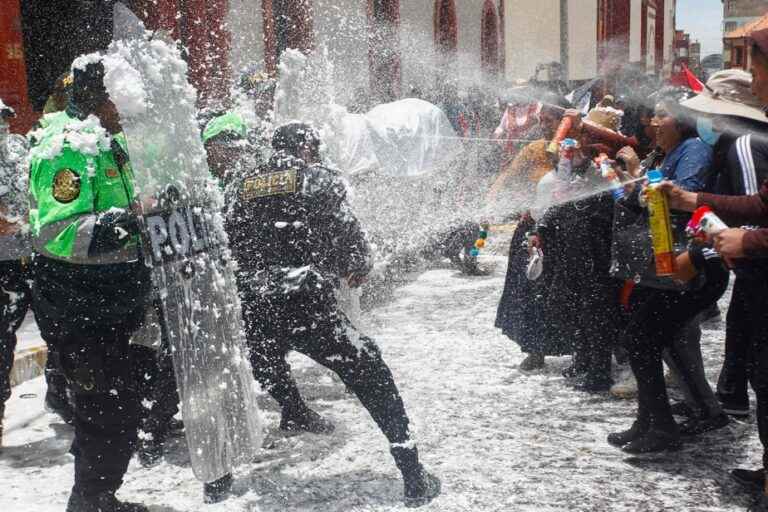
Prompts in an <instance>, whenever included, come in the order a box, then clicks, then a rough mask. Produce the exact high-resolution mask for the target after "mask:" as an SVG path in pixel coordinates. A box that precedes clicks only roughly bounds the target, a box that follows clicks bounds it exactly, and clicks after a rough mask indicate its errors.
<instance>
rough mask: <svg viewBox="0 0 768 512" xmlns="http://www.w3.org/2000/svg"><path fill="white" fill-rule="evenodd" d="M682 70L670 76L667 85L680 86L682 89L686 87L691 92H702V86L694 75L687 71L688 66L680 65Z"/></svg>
mask: <svg viewBox="0 0 768 512" xmlns="http://www.w3.org/2000/svg"><path fill="white" fill-rule="evenodd" d="M682 68H683V69H682V70H681V71H680V72H679V73H677V74H675V75H672V76H671V77H670V78H669V83H671V84H672V85H680V86H682V87H687V88H689V89H691V90H692V91H693V92H701V91H703V90H704V84H703V83H701V80H699V79H698V77H696V75H694V74H693V72H692V71H691V70H690V69H688V66H686V65H685V64H682Z"/></svg>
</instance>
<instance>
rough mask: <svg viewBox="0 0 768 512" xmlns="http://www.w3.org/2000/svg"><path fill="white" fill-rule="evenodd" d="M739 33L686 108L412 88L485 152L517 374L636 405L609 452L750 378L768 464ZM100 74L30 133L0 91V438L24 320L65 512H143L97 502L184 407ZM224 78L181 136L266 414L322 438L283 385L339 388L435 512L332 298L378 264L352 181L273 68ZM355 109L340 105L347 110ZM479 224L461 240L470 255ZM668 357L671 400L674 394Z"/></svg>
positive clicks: (718, 399) (179, 426)
mask: <svg viewBox="0 0 768 512" xmlns="http://www.w3.org/2000/svg"><path fill="white" fill-rule="evenodd" d="M752 37H753V39H754V44H753V46H752V49H751V51H752V62H753V63H754V64H753V69H752V70H751V73H747V72H744V71H740V70H725V71H721V72H718V73H716V74H714V75H713V76H712V77H711V78H710V79H709V80H708V81H707V83H706V85H705V88H704V89H703V90H702V91H701V92H699V93H698V94H697V93H694V92H693V91H690V90H687V89H685V88H682V87H675V86H668V85H663V84H658V83H655V82H653V81H651V80H648V79H647V78H646V77H644V76H642V75H638V74H637V73H636V70H633V69H629V68H628V69H625V70H621V71H620V72H617V73H615V74H613V75H611V78H603V79H599V80H595V81H592V82H590V83H588V84H585V85H584V86H583V87H581V88H579V89H577V90H576V91H574V92H573V93H571V94H570V95H567V97H566V96H564V95H563V92H564V91H563V87H562V85H563V84H546V83H540V82H535V81H532V82H529V83H520V84H516V85H515V86H514V87H513V88H512V89H510V90H509V91H507V92H506V93H505V94H504V95H502V96H501V98H500V99H499V101H498V104H497V105H494V104H493V102H492V101H491V100H490V96H489V95H487V94H485V93H484V92H483V91H482V90H481V89H479V88H473V89H471V90H469V91H467V94H466V95H465V96H464V98H463V99H462V98H461V97H460V96H459V93H458V90H457V88H456V87H455V86H454V85H452V84H444V85H443V86H442V87H441V88H440V92H439V94H437V95H435V96H434V98H431V99H432V100H433V102H434V103H435V104H437V105H438V106H440V108H442V109H443V111H444V113H445V115H446V117H447V119H448V120H449V122H450V124H451V126H452V127H453V129H454V131H455V132H456V133H457V135H458V136H459V137H461V138H463V139H464V141H463V142H457V144H465V145H473V144H482V145H483V148H484V150H483V151H482V152H481V153H482V158H479V159H477V160H476V161H475V164H476V165H477V167H478V169H476V170H475V171H477V172H479V173H480V174H484V175H485V176H486V177H487V184H488V186H487V195H486V197H485V199H484V200H485V203H486V209H485V210H484V211H483V213H482V215H485V216H487V217H488V218H492V219H494V220H499V221H503V222H510V221H512V222H514V223H515V232H514V235H513V237H512V240H511V244H510V249H509V258H508V268H507V274H506V280H505V286H504V290H503V293H502V296H501V299H500V302H499V305H498V311H497V316H496V327H498V328H499V329H501V331H502V332H503V333H504V334H505V335H506V336H508V337H509V338H510V339H511V340H512V341H514V342H515V343H517V344H518V345H519V346H520V349H521V350H522V352H524V353H525V354H526V358H525V359H524V361H523V362H522V363H521V365H520V368H521V370H523V371H528V372H529V371H535V370H537V369H540V368H542V367H544V366H545V365H546V358H547V357H551V356H564V355H570V356H572V364H571V366H570V367H568V368H567V369H565V370H564V371H563V374H564V376H565V377H566V379H567V380H568V381H569V382H571V383H573V385H574V387H575V388H576V389H578V390H580V391H583V392H585V393H598V394H602V393H610V394H612V395H614V396H616V397H620V398H631V397H635V396H636V397H637V404H638V407H637V416H636V419H635V421H634V422H633V423H632V425H629V426H628V428H627V429H626V430H624V431H621V432H615V433H611V434H609V435H608V437H607V442H608V443H610V444H611V445H614V446H616V447H617V448H619V449H621V450H623V451H624V452H626V453H629V454H633V455H636V454H645V453H657V452H664V451H670V450H677V449H679V448H680V447H681V444H682V441H683V438H686V439H692V440H693V439H695V436H697V435H700V434H703V433H706V432H710V431H713V430H717V429H720V428H723V427H725V426H727V425H728V424H729V422H730V421H731V420H730V417H731V416H734V417H745V416H748V415H749V413H750V401H749V395H748V384H749V383H751V385H752V388H753V390H754V392H755V394H756V403H757V411H756V415H757V420H758V421H757V423H758V431H759V435H760V439H761V441H762V443H763V445H764V447H765V455H764V466H765V464H767V463H768V351H767V350H766V345H767V344H768V340H766V336H768V335H767V334H766V333H768V330H767V329H765V325H764V324H763V323H762V322H763V321H765V315H766V308H765V307H764V305H765V304H764V303H765V302H766V301H767V300H768V288H766V286H768V281H766V278H768V264H766V263H765V261H766V260H765V259H764V258H766V257H767V256H768V230H766V229H765V226H768V139H766V135H768V116H766V107H768V31H763V32H757V33H755V34H753V36H752ZM104 66H105V65H104V63H103V62H102V60H101V59H100V58H99V57H98V56H96V57H94V56H90V57H89V58H87V59H85V60H84V61H81V62H79V63H77V64H75V65H73V67H72V69H71V71H68V72H66V73H65V74H64V75H63V76H62V77H61V78H60V79H59V81H58V82H57V84H56V86H55V87H54V88H53V94H52V95H51V99H50V101H49V102H48V104H47V105H46V113H45V115H44V116H43V117H42V118H41V119H40V121H39V122H38V124H37V126H36V127H35V129H34V130H33V131H31V132H30V133H29V134H28V136H27V137H26V138H24V137H15V136H11V135H9V134H8V133H7V123H6V121H7V118H8V117H9V116H11V115H13V112H12V110H11V109H9V108H7V107H5V106H4V105H3V104H2V103H1V102H0V164H1V165H0V171H2V174H0V180H1V181H0V250H2V251H3V252H2V258H0V287H1V288H2V291H3V292H4V293H1V294H0V312H1V313H2V315H1V316H0V445H1V442H2V435H1V434H2V429H1V426H2V422H1V419H2V414H3V409H4V403H5V402H6V401H7V400H8V399H9V397H10V394H11V389H10V380H9V376H10V370H11V366H12V364H13V354H14V349H15V346H16V336H15V332H16V331H17V330H18V328H19V326H20V324H21V322H22V321H23V319H24V318H25V316H26V314H27V312H28V310H29V309H30V308H31V309H32V310H33V312H34V316H35V320H36V322H37V325H38V327H39V329H40V333H41V336H42V338H43V340H44V341H45V342H46V344H47V346H48V354H49V356H48V363H47V367H46V372H45V377H46V381H47V384H48V390H47V394H46V398H45V403H46V407H47V408H48V409H49V410H50V411H52V412H55V413H57V414H59V415H60V416H61V417H62V419H63V420H64V421H66V422H67V423H71V424H73V425H74V442H73V445H72V450H71V452H72V454H73V455H74V457H75V464H74V473H75V478H74V487H73V489H72V493H71V496H70V498H69V502H68V505H67V511H68V512H142V511H145V510H147V509H146V507H144V506H143V505H140V504H135V503H126V502H123V501H120V500H118V499H117V497H116V494H115V493H116V492H117V490H118V489H119V488H120V486H121V485H122V481H123V477H124V475H125V473H126V471H127V468H128V463H129V461H130V459H131V457H132V456H133V454H134V452H135V451H137V452H138V457H139V460H140V462H141V463H142V465H144V466H147V467H149V466H152V465H154V464H155V463H157V461H158V460H160V458H162V456H163V453H164V449H165V441H166V439H167V437H168V436H171V435H174V434H175V433H178V432H180V431H182V430H183V429H184V424H183V423H182V422H181V421H180V420H178V419H175V416H176V414H177V412H178V410H179V407H178V405H179V402H180V401H182V402H183V400H184V396H183V392H182V393H181V395H182V396H181V397H180V396H179V391H180V390H181V387H180V386H177V385H176V384H177V383H176V380H175V379H174V377H175V375H174V373H175V370H174V366H173V364H172V362H171V359H172V355H171V353H172V352H173V350H172V347H171V346H170V344H171V342H170V340H169V335H168V333H167V332H166V331H167V328H166V323H164V320H163V315H164V314H165V312H164V309H163V305H162V300H161V297H160V295H161V294H160V293H159V291H158V290H157V287H156V286H154V285H153V280H152V276H151V271H150V267H149V266H148V265H146V264H145V257H146V256H147V255H146V254H144V252H145V251H146V249H145V248H144V244H145V240H144V241H143V240H142V236H144V235H145V233H143V231H142V230H143V229H144V227H143V225H142V221H141V220H140V219H139V218H138V216H137V213H136V211H135V209H134V208H135V203H136V196H137V192H136V181H135V174H134V169H133V168H132V165H131V154H130V148H131V145H130V140H129V139H128V136H127V134H126V133H125V132H124V129H123V126H122V125H121V118H120V114H119V112H118V109H117V107H116V105H115V103H114V102H113V101H112V100H111V98H110V96H109V93H108V91H107V86H106V85H105V67H104ZM237 87H238V89H239V93H242V95H243V97H245V98H247V100H248V102H249V103H248V104H249V105H250V107H251V108H252V109H253V111H251V112H249V113H248V115H247V116H244V115H243V114H242V111H241V110H238V108H236V105H234V104H233V102H234V101H236V100H232V99H231V100H229V101H228V100H226V99H222V101H221V104H220V105H219V107H220V108H217V109H205V110H202V111H201V112H200V113H199V116H198V121H199V128H200V139H201V144H202V147H203V148H204V150H205V155H206V156H207V164H208V169H210V173H211V178H212V179H213V180H214V181H215V183H216V188H217V189H220V191H221V192H222V194H223V196H224V201H223V202H222V204H223V210H222V211H221V212H220V213H221V215H222V218H223V223H222V224H223V227H224V229H225V230H226V234H227V236H228V240H229V244H230V248H231V255H232V257H233V258H234V259H235V261H236V262H237V271H236V282H237V289H238V295H239V299H240V303H241V305H242V321H243V331H244V332H243V334H244V339H245V345H246V347H247V353H248V356H249V363H250V369H251V370H252V375H253V378H254V380H255V381H256V382H258V383H259V384H260V385H261V387H262V389H263V390H264V391H266V392H267V393H268V394H269V395H270V396H271V397H272V398H274V400H275V401H276V402H277V403H278V404H279V407H280V411H281V420H280V428H281V429H282V430H284V431H287V432H294V433H297V432H298V433H301V432H310V433H314V434H321V435H322V434H330V433H332V432H333V431H334V429H335V426H334V424H333V423H332V422H331V421H330V420H328V419H326V418H323V417H322V416H321V415H319V414H318V413H317V412H315V411H314V410H312V409H311V408H310V407H309V405H308V404H307V403H306V401H305V400H304V398H303V397H302V396H301V393H300V391H299V388H298V386H297V383H296V382H295V380H294V378H293V376H292V374H291V367H290V365H289V364H288V362H287V361H286V355H287V353H288V352H289V351H298V352H301V353H303V354H305V355H307V356H308V357H310V358H312V359H313V360H315V361H316V362H318V363H319V364H321V365H323V366H326V367H327V368H329V369H331V370H332V371H334V372H335V373H337V374H338V376H339V377H340V378H341V380H342V381H343V383H344V384H345V385H346V386H347V389H348V390H349V391H350V392H352V393H354V394H355V395H356V396H357V398H358V399H359V400H360V403H361V404H362V405H363V407H365V408H366V410H367V411H368V412H369V413H370V415H371V418H372V419H373V420H374V422H375V423H376V424H377V426H378V427H379V428H380V430H381V432H382V433H383V434H384V435H385V437H386V438H387V441H388V443H389V449H390V453H391V454H392V457H393V460H394V462H395V465H396V466H397V468H398V469H399V470H400V472H401V473H402V476H403V482H404V502H405V504H406V505H407V506H412V507H417V506H421V505H424V504H426V503H429V502H430V501H431V500H432V499H433V498H435V497H436V496H438V495H439V494H440V492H441V482H440V480H439V479H438V478H437V477H436V476H435V475H433V474H432V473H431V472H429V471H428V470H427V469H426V468H425V467H424V465H423V464H422V462H421V460H420V454H419V451H418V449H417V447H416V445H415V442H414V441H413V439H412V438H411V434H410V431H409V419H408V414H407V412H406V409H405V405H404V403H403V401H402V399H401V397H400V393H399V391H398V388H397V384H396V383H395V380H394V377H393V375H392V372H391V371H390V369H389V367H388V366H387V364H386V362H385V360H384V358H383V356H382V354H381V351H380V350H379V349H378V347H377V346H376V344H375V342H374V341H373V340H372V339H370V338H369V337H367V336H365V334H363V333H361V332H359V330H358V326H356V325H354V324H353V322H352V321H351V320H350V318H349V317H348V316H347V314H346V313H345V311H344V310H343V308H342V307H341V306H340V303H339V299H338V298H337V295H336V292H337V290H338V288H339V287H341V286H342V285H343V286H346V287H349V288H359V287H360V286H362V285H363V283H364V282H365V280H366V276H367V275H368V274H369V272H370V271H371V267H372V262H371V248H370V246H369V244H368V241H367V240H366V236H365V234H364V231H363V229H362V227H361V225H360V222H359V221H358V219H357V217H356V215H355V212H354V211H353V210H352V208H351V206H350V204H349V202H348V199H347V185H346V184H345V181H344V180H343V179H342V177H341V175H340V173H339V172H338V171H336V170H334V169H332V168H330V167H329V166H327V165H325V164H324V162H323V158H322V152H321V146H322V141H321V140H320V137H319V135H318V133H317V131H316V130H315V129H314V128H313V127H312V126H310V125H309V124H305V123H301V122H290V123H287V124H283V125H281V126H275V123H274V119H273V118H272V117H271V116H272V112H271V108H272V106H273V105H274V101H275V87H276V79H275V77H274V76H270V75H268V74H266V73H248V74H246V76H244V78H243V80H241V81H240V83H239V84H238V85H237ZM409 94H410V95H413V96H417V97H418V96H423V94H422V93H421V92H419V91H416V90H412V91H409ZM237 97H240V96H237ZM367 101H369V99H368V98H365V97H363V95H358V97H357V98H356V99H355V103H356V104H355V106H354V107H353V108H351V109H350V110H352V111H354V110H355V109H357V110H359V111H365V110H366V108H367V107H366V106H365V103H366V102H367ZM254 119H255V122H254V121H253V120H254ZM651 172H654V173H660V175H661V176H662V177H663V178H664V180H665V181H664V182H662V183H661V185H660V189H661V190H662V191H663V192H664V194H666V197H667V199H668V202H669V206H670V208H671V210H672V212H671V215H670V222H671V224H672V228H673V232H674V242H675V244H674V258H675V265H674V271H673V272H670V273H669V274H668V275H658V273H657V272H656V270H655V268H656V262H655V256H654V252H653V247H652V246H651V242H650V238H649V211H648V204H647V203H648V197H647V196H648V188H647V183H646V181H647V180H646V177H647V175H648V174H649V173H651ZM761 183H762V185H761ZM27 189H28V191H27ZM158 202H160V200H159V199H158ZM704 205H706V206H708V207H709V208H710V209H711V210H712V211H713V212H714V213H715V214H716V215H717V216H719V217H720V218H721V219H722V220H723V221H724V222H725V223H726V224H728V226H731V228H729V229H725V230H723V231H720V232H718V233H717V234H715V235H714V236H712V237H710V238H708V239H701V238H699V237H697V238H692V237H691V236H690V220H691V212H693V211H694V210H696V209H697V208H699V207H701V206H704ZM488 218H485V219H482V224H483V225H485V224H486V223H487V222H488ZM471 220H473V221H476V222H480V219H471ZM190 222H191V221H190ZM741 226H743V227H741ZM193 227H194V224H193ZM478 229H479V228H478ZM476 231H477V230H476V229H474V228H473V229H470V230H467V234H466V236H464V238H467V240H468V241H469V242H470V243H469V245H467V244H466V243H465V242H466V241H467V240H461V241H460V242H459V243H458V246H460V247H461V250H462V251H464V250H465V249H466V253H467V254H470V250H471V248H472V243H473V242H474V239H475V238H477V236H480V235H478V233H477V232H476ZM482 236H483V237H481V239H480V240H482V241H483V242H482V243H484V240H485V238H484V236H487V233H485V234H484V235H482ZM480 240H478V242H480ZM465 246H466V247H465ZM731 279H733V280H734V283H733V288H732V294H731V301H730V305H729V308H728V313H727V317H726V333H725V339H724V340H723V341H724V344H723V346H724V350H723V352H724V363H723V367H722V369H721V372H720V377H719V379H718V382H717V386H716V388H715V389H712V386H711V385H710V383H709V382H708V380H707V378H706V374H705V369H704V363H703V358H702V353H701V346H700V341H701V335H702V333H701V325H702V323H703V322H705V321H708V320H710V319H712V318H713V317H717V316H718V315H719V310H718V308H717V301H718V300H719V299H720V298H721V297H722V296H723V295H724V294H725V292H726V289H727V287H728V285H729V280H731ZM664 364H666V366H667V367H668V368H669V371H670V374H671V375H672V376H673V377H674V380H675V381H676V382H677V385H678V386H679V388H680V390H681V392H682V395H683V398H684V399H683V400H682V401H680V402H676V403H671V402H670V397H669V394H668V392H667V381H666V379H665V375H664ZM617 373H618V374H619V375H621V379H620V380H619V381H614V378H613V375H615V374H617ZM146 404H151V406H147V405H146ZM228 469H231V468H228ZM732 476H733V477H734V478H735V479H737V480H738V481H740V482H742V483H744V484H745V485H747V486H750V487H752V488H759V489H760V490H761V491H762V492H761V494H760V498H759V499H758V501H757V502H756V503H755V504H754V505H753V506H752V507H751V508H750V510H753V511H768V482H766V478H765V470H764V468H759V469H756V470H750V469H734V470H733V471H732ZM231 485H232V474H231V471H229V470H228V471H224V474H223V475H220V477H218V478H216V480H213V481H205V482H204V487H203V489H204V499H205V501H207V502H217V501H220V500H222V499H225V498H226V496H227V493H228V492H229V490H230V488H231Z"/></svg>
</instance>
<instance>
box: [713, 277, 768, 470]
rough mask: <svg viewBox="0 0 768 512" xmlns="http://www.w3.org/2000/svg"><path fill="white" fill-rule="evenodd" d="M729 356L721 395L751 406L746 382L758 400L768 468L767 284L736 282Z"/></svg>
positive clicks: (729, 319) (729, 320)
mask: <svg viewBox="0 0 768 512" xmlns="http://www.w3.org/2000/svg"><path fill="white" fill-rule="evenodd" d="M725 341H726V354H725V363H724V364H723V371H722V372H721V373H720V379H719V380H718V384H717V387H718V393H720V394H721V396H723V398H726V397H727V398H728V399H729V401H734V402H737V403H740V404H743V405H745V406H748V405H749V396H748V395H747V380H749V383H750V384H751V385H752V389H753V390H754V391H755V397H756V399H757V427H758V431H759V433H760V442H761V443H762V444H763V465H764V466H765V467H768V283H766V282H765V281H764V280H750V279H741V278H739V279H737V280H736V283H735V284H734V286H733V295H732V296H731V304H730V307H729V308H728V316H727V317H726V335H725Z"/></svg>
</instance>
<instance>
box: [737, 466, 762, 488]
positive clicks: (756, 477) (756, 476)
mask: <svg viewBox="0 0 768 512" xmlns="http://www.w3.org/2000/svg"><path fill="white" fill-rule="evenodd" d="M731 478H733V479H734V480H735V481H736V482H738V483H740V484H741V485H743V486H744V487H748V488H750V489H754V490H756V491H761V490H763V489H764V488H765V470H764V469H763V468H760V469H734V470H731Z"/></svg>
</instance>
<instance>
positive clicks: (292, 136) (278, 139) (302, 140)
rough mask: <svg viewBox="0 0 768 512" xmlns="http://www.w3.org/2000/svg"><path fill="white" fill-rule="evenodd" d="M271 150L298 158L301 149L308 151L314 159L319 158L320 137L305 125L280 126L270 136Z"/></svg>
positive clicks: (310, 127)
mask: <svg viewBox="0 0 768 512" xmlns="http://www.w3.org/2000/svg"><path fill="white" fill-rule="evenodd" d="M272 148H273V149H274V150H275V152H282V153H285V154H288V155H292V156H295V157H298V156H299V154H300V152H301V150H302V149H309V150H311V151H312V155H313V156H314V157H315V158H319V157H320V136H319V135H318V134H317V131H315V129H314V128H312V126H310V125H308V124H306V123H300V122H292V123H288V124H284V125H282V126H280V127H279V128H278V129H277V130H275V133H274V135H273V136H272Z"/></svg>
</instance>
